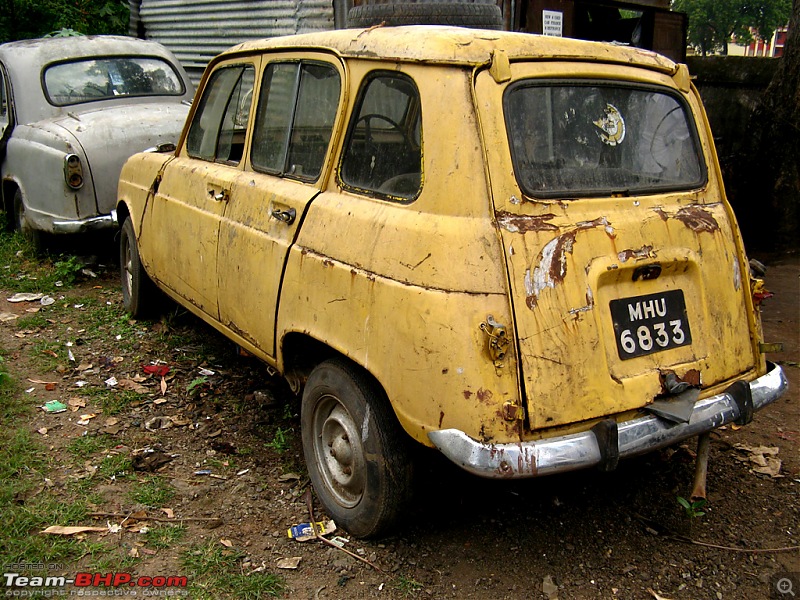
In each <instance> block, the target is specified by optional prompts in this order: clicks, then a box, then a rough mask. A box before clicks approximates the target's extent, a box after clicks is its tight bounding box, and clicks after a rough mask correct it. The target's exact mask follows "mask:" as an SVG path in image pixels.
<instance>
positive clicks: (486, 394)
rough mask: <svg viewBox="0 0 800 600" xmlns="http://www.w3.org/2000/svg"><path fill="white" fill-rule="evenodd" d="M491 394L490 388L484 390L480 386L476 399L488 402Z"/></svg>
mask: <svg viewBox="0 0 800 600" xmlns="http://www.w3.org/2000/svg"><path fill="white" fill-rule="evenodd" d="M493 395H494V394H492V392H491V391H490V390H485V389H483V388H480V389H479V390H478V393H477V396H478V400H480V401H481V402H484V403H486V402H489V401H490V400H491V399H492V396H493Z"/></svg>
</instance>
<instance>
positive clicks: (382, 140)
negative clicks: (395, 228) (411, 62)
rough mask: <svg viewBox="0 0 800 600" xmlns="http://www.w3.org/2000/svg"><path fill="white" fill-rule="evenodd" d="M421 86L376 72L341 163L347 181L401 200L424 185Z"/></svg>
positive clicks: (362, 189) (364, 94)
mask: <svg viewBox="0 0 800 600" xmlns="http://www.w3.org/2000/svg"><path fill="white" fill-rule="evenodd" d="M421 123H422V118H421V114H420V100H419V91H418V90H417V87H416V85H414V82H413V81H411V79H409V78H408V77H405V76H403V75H398V74H396V73H375V74H373V75H372V76H371V77H370V78H369V79H368V80H367V82H366V83H365V84H364V85H363V86H362V90H361V93H360V95H359V100H358V103H357V106H356V110H355V112H354V117H353V119H352V121H351V123H350V130H349V132H348V135H347V141H346V142H345V150H344V154H343V157H342V163H341V168H340V178H341V180H342V182H343V183H344V185H345V187H348V188H350V189H354V190H356V191H360V192H368V193H371V194H373V195H380V196H386V197H388V198H395V199H398V200H401V201H404V200H412V199H414V198H415V197H416V196H417V195H418V194H419V191H420V188H421V185H422V177H421V176H422V129H421Z"/></svg>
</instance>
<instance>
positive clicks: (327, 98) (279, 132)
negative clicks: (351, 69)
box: [251, 63, 341, 181]
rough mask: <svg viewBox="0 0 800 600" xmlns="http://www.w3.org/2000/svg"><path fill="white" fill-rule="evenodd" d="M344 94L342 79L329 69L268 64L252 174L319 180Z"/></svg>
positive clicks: (255, 133) (252, 156) (291, 64)
mask: <svg viewBox="0 0 800 600" xmlns="http://www.w3.org/2000/svg"><path fill="white" fill-rule="evenodd" d="M340 89H341V82H340V79H339V73H338V72H337V71H336V69H335V68H333V67H332V66H331V65H326V64H320V63H305V64H304V63H274V64H270V65H269V66H268V67H267V69H266V71H265V72H264V78H263V81H262V84H261V93H260V95H259V101H258V110H257V112H256V122H255V128H254V131H253V150H252V153H251V162H252V165H253V168H254V169H255V170H256V171H263V172H266V173H272V174H275V175H285V176H288V177H296V178H297V179H303V180H310V181H313V180H316V179H317V178H318V177H319V175H320V173H321V172H322V165H323V164H324V162H325V155H326V154H327V152H328V145H329V144H330V141H331V134H332V131H333V124H334V121H335V120H336V112H337V110H338V107H339V95H340Z"/></svg>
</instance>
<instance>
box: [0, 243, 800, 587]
mask: <svg viewBox="0 0 800 600" xmlns="http://www.w3.org/2000/svg"><path fill="white" fill-rule="evenodd" d="M758 258H760V259H761V260H762V261H763V262H765V263H766V264H767V266H768V267H769V270H768V272H767V274H766V282H767V288H768V289H769V290H770V291H772V292H774V293H775V297H774V298H772V299H770V300H768V301H767V302H766V303H765V306H764V318H763V320H764V326H765V330H766V338H767V341H771V342H772V341H782V342H783V343H784V351H783V352H782V353H776V354H772V355H770V356H769V358H770V359H771V360H773V361H776V362H779V363H781V364H782V365H783V368H784V370H785V372H786V374H787V376H788V378H789V380H790V390H789V392H788V393H787V395H785V396H784V397H783V398H782V399H780V400H778V401H777V402H776V403H774V404H773V405H771V406H769V407H767V408H766V409H765V410H763V411H761V412H759V413H757V414H756V416H755V419H754V422H753V423H752V424H751V425H749V426H747V427H743V428H740V429H736V428H731V427H728V428H723V430H721V431H718V432H716V433H715V434H714V435H713V436H712V443H711V459H710V466H709V476H708V505H707V506H706V507H705V508H704V510H705V511H706V514H705V515H703V516H699V517H696V518H691V517H690V516H689V515H688V514H687V512H686V511H685V510H684V509H683V508H682V507H681V506H680V505H679V504H678V501H677V498H678V497H679V496H683V497H688V496H689V494H690V491H691V485H692V476H693V471H694V462H693V453H694V450H695V445H694V441H692V442H691V443H689V444H685V445H681V446H679V447H673V448H669V449H666V450H664V451H661V452H658V453H654V454H651V455H648V456H644V457H640V458H637V459H632V460H628V461H623V462H622V463H621V464H620V465H619V467H618V469H617V470H616V471H614V472H612V473H610V474H603V473H599V472H595V471H590V472H578V473H572V474H567V475H559V476H551V477H548V478H542V479H537V480H527V481H522V482H511V483H510V482H496V481H484V480H480V479H477V478H475V477H472V476H470V475H468V474H466V473H463V472H461V471H460V470H459V469H457V468H456V467H454V466H452V465H450V464H448V463H447V462H446V461H445V460H443V459H442V458H441V457H440V456H438V455H436V454H435V453H433V452H425V453H423V454H422V456H421V458H422V460H421V461H420V464H421V467H420V469H419V473H418V478H417V482H416V484H415V491H416V497H415V499H414V502H413V505H412V506H411V510H410V511H409V514H408V516H407V518H406V519H405V521H404V522H402V523H401V524H400V526H399V527H398V529H397V530H396V532H395V533H394V535H392V536H390V537H387V538H385V539H380V540H374V541H368V542H364V541H358V540H354V539H351V540H350V541H349V542H348V543H346V544H345V548H346V549H348V550H350V551H351V552H353V553H354V554H356V555H357V556H359V557H362V558H364V559H366V560H367V561H369V562H370V563H372V565H374V566H370V565H368V564H366V563H364V562H361V561H358V560H356V559H355V558H352V557H351V556H349V555H347V554H345V553H344V552H342V551H341V550H339V549H337V548H332V547H329V546H326V545H323V544H322V543H319V542H316V541H309V542H304V543H300V542H297V541H294V540H290V539H288V537H287V534H286V530H287V528H288V527H290V526H291V525H294V524H297V523H301V522H304V521H308V520H309V513H308V510H307V506H306V502H305V501H304V499H303V493H304V492H305V491H306V490H307V489H308V487H309V484H308V479H307V476H306V473H305V468H304V466H303V461H302V452H301V449H300V445H299V444H300V436H299V419H298V418H297V414H298V409H299V405H298V401H297V399H296V398H294V397H293V396H291V394H289V393H288V392H287V390H286V388H285V387H284V386H283V385H282V384H281V382H280V381H279V380H276V379H275V378H273V377H271V376H270V375H269V373H268V372H267V369H266V368H265V367H264V366H263V365H261V364H260V363H258V362H257V361H255V360H254V359H251V358H246V357H240V356H238V355H237V354H236V353H235V352H234V350H233V348H232V346H231V345H230V344H229V343H228V342H227V341H226V340H224V339H223V338H222V337H221V336H219V335H218V334H216V333H215V332H214V331H213V330H212V329H211V328H209V327H207V326H205V325H203V324H202V323H200V322H199V321H197V320H196V319H194V318H193V317H191V316H189V315H186V314H176V313H175V312H172V313H170V314H169V315H167V317H166V318H165V319H164V320H162V321H161V322H135V323H127V322H125V319H124V318H123V319H122V320H120V321H119V322H121V323H123V324H124V325H125V326H126V327H125V333H124V335H122V334H117V335H115V334H114V330H113V328H112V327H109V328H108V334H107V335H106V334H104V333H103V332H99V333H98V332H97V331H90V330H89V329H88V326H87V325H85V324H82V323H83V321H81V320H80V319H79V316H80V315H81V314H82V312H83V311H84V310H85V308H84V307H81V306H80V305H79V303H75V304H73V302H74V300H73V298H74V297H77V296H76V294H78V295H79V294H85V295H87V296H88V297H90V298H94V299H96V303H95V306H101V307H102V306H103V305H106V306H110V307H111V308H112V309H113V310H117V308H118V307H119V306H120V304H121V296H120V294H119V292H118V285H117V280H116V274H115V272H114V271H113V268H109V270H108V271H106V272H101V273H100V277H99V278H98V279H87V280H86V281H83V282H82V283H80V284H79V286H78V289H76V290H72V291H70V292H68V293H65V297H64V298H60V297H56V300H57V302H56V304H55V305H53V307H59V311H60V312H57V313H56V312H53V313H52V315H53V317H52V318H51V317H48V310H51V308H52V307H45V308H42V309H41V311H40V313H39V314H41V315H43V316H45V317H46V318H49V319H50V320H48V321H47V322H46V324H42V325H40V326H38V327H32V328H29V329H21V328H20V327H19V325H18V324H17V322H16V321H9V322H7V323H4V324H2V326H0V346H1V347H2V348H4V349H5V350H6V352H7V360H8V361H9V368H10V370H11V373H12V375H13V376H14V377H16V378H17V379H18V380H20V381H21V383H22V384H21V387H22V388H24V389H25V390H29V391H23V392H21V393H23V394H26V398H27V400H26V401H30V402H31V403H32V404H34V403H35V405H41V404H44V403H45V402H47V401H49V400H54V399H58V400H60V401H62V402H64V403H65V404H68V403H69V401H70V400H71V399H78V400H82V401H83V402H84V403H85V404H86V405H85V406H81V407H76V408H77V409H78V410H76V411H75V412H72V411H69V410H68V411H67V412H62V413H58V414H45V413H44V412H43V411H37V412H36V413H34V416H33V418H32V419H31V420H30V422H29V423H27V424H26V426H27V427H29V428H30V430H31V431H32V432H37V433H36V434H35V435H36V436H37V438H38V439H39V440H40V442H41V443H42V444H43V445H44V447H45V448H47V451H48V452H49V453H51V455H53V456H58V455H65V448H66V447H67V446H68V445H69V444H70V443H72V442H73V441H74V440H75V439H76V438H77V437H80V436H82V435H85V434H87V432H88V435H90V436H91V435H97V434H101V433H104V434H105V435H107V436H113V437H114V439H115V442H116V445H114V446H113V447H112V448H111V449H107V450H105V451H103V453H102V454H99V455H97V456H95V457H93V458H92V459H91V460H87V461H86V463H85V464H84V465H77V466H76V464H75V463H74V462H73V461H70V460H66V459H65V460H63V461H59V462H61V463H62V464H56V465H54V467H53V471H52V473H51V474H50V476H49V477H48V480H49V481H47V482H44V483H43V485H42V488H41V493H45V494H53V495H55V496H56V497H58V498H60V499H62V500H63V501H64V502H69V501H70V499H71V498H73V496H71V495H70V494H72V493H74V492H71V491H70V489H71V488H70V487H69V485H68V484H69V483H70V482H71V481H75V480H76V479H81V478H87V477H95V479H94V480H93V481H94V483H93V488H92V490H93V493H95V495H98V494H99V496H100V497H101V498H102V501H101V502H99V503H95V506H94V508H95V509H96V512H97V513H105V515H104V516H97V517H96V518H95V519H94V520H91V519H90V520H88V521H87V522H86V523H85V524H87V525H105V524H106V523H107V522H122V520H123V519H122V517H118V516H114V515H131V513H134V514H135V515H136V514H137V511H138V520H139V521H141V522H148V519H149V522H151V523H156V522H157V523H161V522H163V521H164V520H167V521H168V520H170V513H171V514H172V515H173V516H174V517H173V518H174V520H175V521H176V522H177V521H180V520H181V519H190V520H184V521H183V522H184V524H185V525H186V527H187V532H186V535H185V536H184V538H183V539H181V540H180V541H179V542H176V544H175V545H173V546H171V547H169V548H165V549H158V550H155V551H154V550H147V551H146V550H144V549H142V551H141V552H138V551H137V552H134V550H133V549H135V548H141V544H139V543H138V541H137V540H138V539H139V538H138V536H139V535H140V534H139V533H136V532H134V531H131V530H130V528H123V530H122V532H121V533H119V534H112V535H108V536H104V540H105V543H106V544H111V545H112V546H113V547H114V548H115V549H116V550H115V551H117V552H118V553H119V555H120V556H122V557H124V556H133V555H135V554H139V558H138V559H136V561H134V562H131V563H125V564H126V568H127V569H128V570H129V571H130V572H132V573H134V574H138V575H147V576H155V575H182V574H185V573H183V572H182V570H183V569H184V567H182V562H181V553H182V552H184V551H185V549H186V548H187V547H190V546H191V545H192V544H197V543H202V542H205V541H210V542H217V541H218V542H220V543H223V544H224V545H225V546H226V547H227V546H230V547H232V548H234V549H237V550H239V551H240V552H242V553H243V554H244V555H246V558H245V559H244V560H243V561H242V562H241V563H240V564H239V565H238V567H239V568H240V569H241V572H243V573H247V572H250V571H252V570H254V569H256V568H259V567H262V566H263V567H265V568H266V569H267V570H270V571H273V572H276V573H280V574H281V575H282V576H283V577H284V578H285V582H286V586H287V591H286V593H285V595H286V596H287V597H292V598H309V599H316V598H387V599H394V598H405V597H419V598H425V597H431V598H476V599H501V598H526V599H527V598H535V599H538V598H546V599H548V600H553V599H554V598H561V599H593V598H621V599H631V600H634V599H648V598H656V599H658V598H666V599H673V600H676V599H680V600H690V599H712V600H717V599H720V600H721V599H726V600H728V599H730V600H754V599H756V600H757V599H760V598H788V597H789V596H788V595H786V594H781V593H780V592H779V591H778V590H777V588H776V583H777V581H778V580H780V579H782V578H787V579H788V580H789V581H790V582H791V583H792V588H791V591H793V592H795V593H800V552H798V550H797V548H798V545H799V544H800V453H799V452H798V449H799V448H800V409H799V408H798V391H799V390H800V367H799V366H798V363H800V308H798V307H799V306H800V303H799V302H798V299H799V298H800V279H798V277H800V257H798V256H797V255H796V254H784V255H780V256H759V257H758ZM14 291H15V290H3V293H2V299H0V312H11V313H17V314H19V315H20V316H24V315H25V312H24V311H25V310H26V308H28V307H29V305H26V304H25V303H20V304H10V303H8V302H6V298H7V297H9V296H10V295H11V294H13V293H14ZM103 327H105V326H103ZM82 328H84V329H82ZM118 337H119V339H117V338H118ZM67 343H72V345H70V346H67ZM43 344H44V345H43ZM47 344H50V345H47ZM42 348H50V349H51V350H50V352H51V354H52V355H53V359H54V360H53V361H52V363H51V364H50V365H49V366H48V365H47V364H45V363H43V362H42V360H41V359H40V358H39V359H36V358H35V353H36V352H39V354H41V352H42V350H41V349H42ZM65 350H67V352H65ZM45 352H46V350H45ZM69 352H72V355H73V358H74V361H72V360H70V359H69V357H68V356H69V354H68V353H69ZM153 363H158V364H164V365H167V366H169V367H170V371H169V373H168V374H167V375H166V376H165V377H164V381H163V383H162V382H161V380H160V378H159V376H158V375H153V374H148V373H145V372H144V370H143V366H145V365H152V364H153ZM200 369H207V370H208V371H202V372H201V371H200ZM211 371H213V374H209V372H211ZM202 373H205V374H202ZM111 377H114V378H115V379H116V380H117V384H116V385H113V386H112V385H111V384H108V383H106V382H107V381H108V380H109V379H110V378H111ZM31 380H32V381H31ZM80 381H85V382H87V383H86V384H85V385H84V386H83V387H78V382H80ZM123 381H124V382H125V383H124V384H123V383H121V382H123ZM42 382H50V383H51V385H47V383H42ZM136 385H138V386H140V387H138V388H137V387H136ZM109 387H113V388H114V390H117V391H112V392H107V394H106V396H104V397H105V398H106V404H105V405H103V406H101V405H100V404H99V401H97V402H95V400H94V399H95V398H99V397H100V395H94V396H93V395H92V394H91V393H88V391H89V390H92V389H94V390H103V389H105V390H108V388H109ZM122 387H127V390H128V392H127V395H126V394H125V393H123V392H122ZM164 387H165V388H166V392H163V393H162V389H163V388H164ZM48 388H49V389H48ZM108 393H112V394H117V393H119V397H120V398H127V399H128V400H127V401H126V402H123V403H121V404H120V407H119V408H117V409H115V410H111V409H110V408H109V406H110V404H108ZM131 393H133V398H134V400H130V398H131ZM254 394H255V396H254ZM272 400H275V401H276V404H274V405H272V404H271V401H272ZM82 414H95V415H96V416H95V417H93V418H91V419H89V420H88V422H87V424H83V425H82V424H79V423H78V420H79V418H80V415H82ZM156 417H161V418H159V419H155V418H156ZM162 427H163V428H162ZM43 431H44V433H42V432H43ZM148 446H149V447H153V448H158V449H160V450H162V451H163V452H164V455H165V456H168V457H169V460H168V462H166V463H165V464H163V465H161V466H159V467H158V468H157V469H156V470H157V473H159V474H160V475H161V476H162V477H163V478H164V479H165V480H166V481H168V482H169V484H170V485H171V486H172V488H174V490H175V495H174V497H173V498H172V499H171V500H170V502H169V504H168V505H167V506H142V505H137V504H135V503H134V502H133V501H132V500H131V497H130V494H129V490H130V486H132V485H135V483H136V481H137V478H143V477H145V475H146V474H147V473H146V471H137V472H136V473H135V474H134V476H130V474H129V476H128V477H125V478H107V479H104V480H103V479H98V476H97V474H96V471H93V469H96V468H97V465H98V464H99V462H100V461H102V460H104V459H105V457H106V456H108V455H109V454H123V455H125V456H131V455H132V453H133V452H134V451H135V450H137V449H141V448H145V447H148ZM761 446H764V447H767V448H777V449H778V451H777V455H772V454H769V453H768V454H767V455H766V456H767V457H770V458H777V459H779V460H780V461H782V463H781V467H780V471H779V473H777V475H776V476H773V475H770V474H759V473H756V472H754V470H753V469H754V468H756V467H757V465H756V464H755V463H754V462H752V461H751V460H750V459H751V458H756V459H757V458H758V457H759V456H761V458H763V454H761V453H759V450H758V448H759V447H761ZM772 464H773V465H774V463H772ZM144 466H145V468H146V467H147V465H146V464H145V465H144ZM151 466H152V465H151ZM768 466H769V465H768ZM205 470H208V471H210V474H208V473H206V474H204V471H205ZM161 509H169V510H161ZM314 509H315V511H317V512H318V513H319V512H321V509H320V507H319V505H318V504H316V503H315V505H314ZM318 516H319V515H318ZM154 518H159V519H161V521H153V519H154ZM135 520H136V519H134V521H135ZM134 521H130V520H129V521H128V522H127V523H126V524H130V523H131V522H134ZM337 533H341V534H342V535H344V536H345V537H346V534H345V533H344V532H337ZM34 535H35V533H34ZM792 548H793V549H792ZM291 557H300V561H299V565H298V568H297V569H294V570H284V569H278V568H277V561H278V560H279V559H283V558H291ZM29 558H30V560H36V559H37V557H29ZM88 561H89V559H88V558H84V559H82V560H81V561H79V562H76V563H75V564H68V565H64V572H65V573H68V574H69V573H72V574H74V573H75V572H76V571H78V570H79V569H81V568H86V567H87V565H89V564H90V563H89V562H88ZM783 585H786V584H785V583H784V584H783ZM783 589H784V591H786V588H783ZM787 594H788V592H787ZM791 596H794V593H792V594H791ZM234 597H235V596H234Z"/></svg>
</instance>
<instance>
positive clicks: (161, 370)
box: [142, 365, 169, 377]
mask: <svg viewBox="0 0 800 600" xmlns="http://www.w3.org/2000/svg"><path fill="white" fill-rule="evenodd" d="M142 369H143V370H144V372H145V373H147V374H148V375H155V376H156V377H166V375H167V373H169V367H168V366H167V365H145V366H143V367H142Z"/></svg>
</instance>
